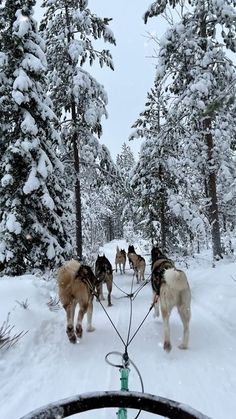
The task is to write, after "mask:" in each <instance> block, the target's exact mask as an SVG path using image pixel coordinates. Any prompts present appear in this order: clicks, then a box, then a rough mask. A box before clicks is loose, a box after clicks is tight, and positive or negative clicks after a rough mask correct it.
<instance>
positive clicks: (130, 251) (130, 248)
mask: <svg viewBox="0 0 236 419" xmlns="http://www.w3.org/2000/svg"><path fill="white" fill-rule="evenodd" d="M130 253H135V254H136V252H135V249H134V246H133V245H132V244H130V245H129V247H128V252H127V256H128V260H129V267H130V268H131V269H133V262H132V260H131V259H130V256H129V255H130Z"/></svg>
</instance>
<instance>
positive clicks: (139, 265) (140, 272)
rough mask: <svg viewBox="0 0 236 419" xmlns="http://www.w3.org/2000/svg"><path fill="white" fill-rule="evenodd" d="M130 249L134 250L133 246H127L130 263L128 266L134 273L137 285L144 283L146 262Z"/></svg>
mask: <svg viewBox="0 0 236 419" xmlns="http://www.w3.org/2000/svg"><path fill="white" fill-rule="evenodd" d="M132 248H133V250H134V247H133V246H129V250H128V251H129V253H128V258H129V261H130V265H131V267H132V268H133V270H134V273H135V275H136V278H137V283H138V284H139V282H140V281H144V273H145V267H146V262H145V259H144V258H143V257H142V256H140V255H137V253H136V252H135V250H134V251H132Z"/></svg>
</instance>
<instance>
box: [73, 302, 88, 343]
mask: <svg viewBox="0 0 236 419" xmlns="http://www.w3.org/2000/svg"><path fill="white" fill-rule="evenodd" d="M79 304H80V308H79V313H78V319H77V323H76V329H75V330H76V335H77V337H78V338H82V335H83V328H82V322H83V318H84V315H85V313H86V312H87V310H88V302H84V301H82V302H80V303H79Z"/></svg>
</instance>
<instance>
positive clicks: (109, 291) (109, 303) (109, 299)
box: [106, 278, 112, 307]
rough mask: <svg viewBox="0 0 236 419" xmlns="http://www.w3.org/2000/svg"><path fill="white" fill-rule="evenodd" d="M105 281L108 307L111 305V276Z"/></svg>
mask: <svg viewBox="0 0 236 419" xmlns="http://www.w3.org/2000/svg"><path fill="white" fill-rule="evenodd" d="M106 283H107V291H108V296H107V301H108V307H110V306H112V303H111V292H112V278H109V279H107V281H106Z"/></svg>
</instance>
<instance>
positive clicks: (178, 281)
mask: <svg viewBox="0 0 236 419" xmlns="http://www.w3.org/2000/svg"><path fill="white" fill-rule="evenodd" d="M164 280H165V282H166V283H167V284H168V285H169V287H170V288H172V287H174V288H175V289H178V290H179V291H181V290H183V289H185V288H187V287H189V285H188V280H187V277H186V275H185V273H184V272H183V271H180V270H179V269H175V268H170V269H167V270H166V271H165V272H164Z"/></svg>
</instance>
